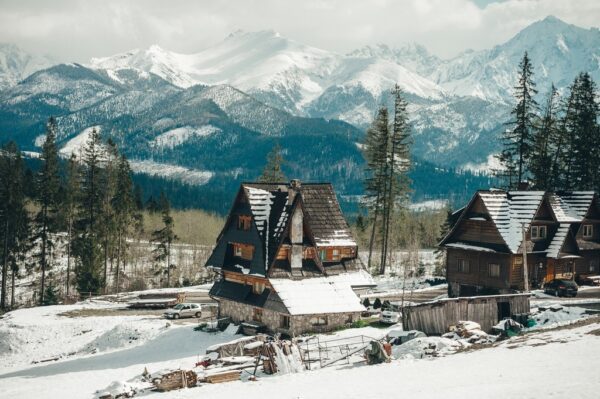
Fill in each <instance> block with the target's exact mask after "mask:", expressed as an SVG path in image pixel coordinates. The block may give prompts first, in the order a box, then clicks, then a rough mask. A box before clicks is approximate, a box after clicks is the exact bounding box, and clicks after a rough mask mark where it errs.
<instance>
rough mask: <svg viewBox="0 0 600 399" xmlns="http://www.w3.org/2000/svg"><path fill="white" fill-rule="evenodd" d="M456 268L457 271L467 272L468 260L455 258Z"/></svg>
mask: <svg viewBox="0 0 600 399" xmlns="http://www.w3.org/2000/svg"><path fill="white" fill-rule="evenodd" d="M456 270H457V272H458V273H465V274H468V273H469V260H468V259H467V258H457V259H456Z"/></svg>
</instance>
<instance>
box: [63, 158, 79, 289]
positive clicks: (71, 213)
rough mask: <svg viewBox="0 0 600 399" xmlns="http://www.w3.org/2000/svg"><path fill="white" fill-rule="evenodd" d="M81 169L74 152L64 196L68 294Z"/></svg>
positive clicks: (68, 166)
mask: <svg viewBox="0 0 600 399" xmlns="http://www.w3.org/2000/svg"><path fill="white" fill-rule="evenodd" d="M78 177H79V169H78V165H77V158H76V157H75V154H72V155H71V157H70V158H69V161H68V162H67V170H66V176H65V194H64V196H63V206H62V210H63V218H64V222H65V225H66V229H67V277H66V281H65V283H66V290H65V293H66V296H67V297H68V296H69V295H70V289H71V258H72V249H73V233H74V224H75V218H76V216H77V214H76V212H77V199H78V194H79V180H78Z"/></svg>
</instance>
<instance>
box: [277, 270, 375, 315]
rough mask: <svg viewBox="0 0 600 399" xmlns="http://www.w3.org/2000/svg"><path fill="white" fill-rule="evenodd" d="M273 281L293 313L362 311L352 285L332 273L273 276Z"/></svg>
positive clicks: (362, 308)
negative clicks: (336, 277) (301, 276)
mask: <svg viewBox="0 0 600 399" xmlns="http://www.w3.org/2000/svg"><path fill="white" fill-rule="evenodd" d="M269 282H270V283H271V285H272V286H273V288H274V289H275V292H277V295H279V297H280V298H281V300H282V301H283V304H284V305H285V307H286V308H287V309H288V311H289V313H290V314H291V315H303V314H324V313H348V312H362V311H364V310H365V307H364V306H363V305H361V303H360V299H359V298H358V297H357V296H356V294H355V293H354V291H352V287H351V285H350V284H348V283H347V282H343V281H341V279H339V281H338V280H336V279H335V278H332V277H314V278H307V279H304V280H289V279H270V280H269Z"/></svg>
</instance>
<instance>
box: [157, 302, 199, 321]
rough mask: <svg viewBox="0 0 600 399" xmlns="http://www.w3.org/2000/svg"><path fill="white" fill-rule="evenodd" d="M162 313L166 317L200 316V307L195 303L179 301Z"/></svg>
mask: <svg viewBox="0 0 600 399" xmlns="http://www.w3.org/2000/svg"><path fill="white" fill-rule="evenodd" d="M163 315H164V316H165V317H166V318H167V319H180V318H184V317H200V316H202V308H201V307H200V305H199V304H197V303H180V304H177V305H175V307H173V308H172V309H169V310H167V311H166V312H165V313H163Z"/></svg>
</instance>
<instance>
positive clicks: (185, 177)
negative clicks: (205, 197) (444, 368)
mask: <svg viewBox="0 0 600 399" xmlns="http://www.w3.org/2000/svg"><path fill="white" fill-rule="evenodd" d="M129 164H130V166H131V170H132V171H134V172H136V173H144V174H147V175H151V176H160V177H166V178H169V179H174V180H180V181H183V182H185V183H188V184H194V185H198V186H201V185H204V184H206V183H208V181H209V180H210V179H211V178H212V177H213V175H214V173H213V172H209V171H206V170H198V169H189V168H185V167H183V166H178V165H170V164H166V163H158V162H154V161H150V160H144V161H137V160H132V161H129Z"/></svg>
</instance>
